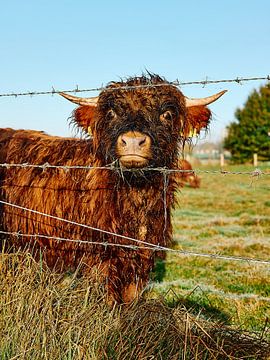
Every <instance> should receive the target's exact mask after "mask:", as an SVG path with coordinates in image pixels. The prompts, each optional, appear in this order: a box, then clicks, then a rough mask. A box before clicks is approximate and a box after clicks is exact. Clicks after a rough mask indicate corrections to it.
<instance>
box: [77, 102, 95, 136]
mask: <svg viewBox="0 0 270 360" xmlns="http://www.w3.org/2000/svg"><path fill="white" fill-rule="evenodd" d="M95 114H96V106H90V105H84V106H80V107H78V108H77V109H75V110H74V113H73V122H74V123H75V124H76V125H77V126H78V127H79V128H82V129H83V130H84V131H85V132H86V133H89V134H91V133H92V132H91V123H93V120H94V118H95Z"/></svg>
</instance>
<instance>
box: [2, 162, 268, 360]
mask: <svg viewBox="0 0 270 360" xmlns="http://www.w3.org/2000/svg"><path fill="white" fill-rule="evenodd" d="M237 169H239V168H237ZM229 170H236V168H231V169H229ZM242 170H248V169H247V168H242ZM250 170H252V168H250ZM200 176H201V177H202V185H201V188H200V189H191V188H184V189H182V190H181V191H179V194H178V198H179V205H178V206H177V208H176V209H175V211H174V215H173V226H174V234H175V236H174V239H175V244H174V247H175V248H177V249H183V250H189V251H196V252H203V253H212V254H213V253H219V254H225V255H230V256H242V257H243V256H244V257H253V258H259V259H265V260H269V259H270V255H269V254H270V236H269V235H270V234H269V233H270V205H269V204H270V200H269V193H270V177H265V178H264V177H262V178H259V179H256V180H255V179H251V178H250V177H249V176H247V175H226V176H221V175H210V174H203V175H200ZM269 279H270V266H269V265H263V264H262V265H259V264H252V263H247V262H238V261H227V260H226V261H225V260H220V259H209V258H202V257H194V256H184V255H179V254H175V253H168V256H167V259H166V261H159V262H157V264H156V271H155V273H154V274H153V281H152V284H151V291H148V292H145V294H144V298H142V299H141V300H140V301H139V302H137V303H134V304H132V305H131V306H129V307H115V308H113V309H111V308H109V307H108V306H107V304H106V301H105V293H104V289H103V288H102V286H101V285H100V284H98V283H97V282H96V281H95V279H93V278H91V279H90V278H79V279H78V278H76V276H75V275H70V276H65V275H63V274H62V275H61V274H55V273H52V272H50V271H49V270H47V269H45V268H44V264H42V263H36V262H35V261H34V260H33V259H32V257H31V256H30V255H29V254H21V253H18V254H2V255H1V256H0V294H1V296H0V359H1V360H2V359H3V360H11V359H14V360H15V359H19V360H20V359H26V360H27V359H31V360H32V359H33V360H40V359H47V360H51V359H52V360H77V359H78V360H79V359H86V360H88V359H89V360H92V359H97V360H99V359H104V360H105V359H121V360H122V359H134V360H135V359H140V360H146V359H160V360H163V359H168V360H171V359H172V360H181V359H186V360H193V359H194V360H195V359H196V360H202V359H213V360H214V359H250V360H251V359H258V360H259V359H268V358H269V356H270V346H269V344H270V339H269V322H267V321H268V320H267V319H269V318H270V299H269V298H270V280H269ZM246 331H248V332H246ZM264 339H265V340H264Z"/></svg>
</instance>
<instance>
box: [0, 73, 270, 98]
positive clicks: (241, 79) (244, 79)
mask: <svg viewBox="0 0 270 360" xmlns="http://www.w3.org/2000/svg"><path fill="white" fill-rule="evenodd" d="M259 80H267V81H270V75H266V76H261V77H258V76H257V77H249V78H247V77H236V78H234V79H218V80H208V77H206V79H205V80H200V81H180V80H178V79H176V80H175V81H170V82H168V83H165V84H164V83H163V84H147V85H133V86H127V85H126V86H125V85H123V86H119V87H117V88H110V89H108V88H106V87H104V86H101V87H97V88H89V89H79V87H78V85H77V86H76V88H75V89H73V90H70V89H68V90H55V88H54V87H52V90H51V91H26V92H17V93H16V92H11V93H2V94H0V97H12V96H13V97H18V96H35V95H55V94H59V93H60V92H65V93H82V92H92V91H103V90H105V89H106V91H108V90H109V91H115V90H119V89H125V90H132V89H136V88H149V87H160V86H164V85H174V86H177V87H181V86H187V85H203V86H206V85H209V84H220V83H237V84H239V85H241V84H242V83H243V82H247V81H259Z"/></svg>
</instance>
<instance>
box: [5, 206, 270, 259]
mask: <svg viewBox="0 0 270 360" xmlns="http://www.w3.org/2000/svg"><path fill="white" fill-rule="evenodd" d="M0 203H2V204H4V205H9V206H12V207H15V208H19V209H22V210H26V211H28V212H32V213H37V214H39V215H43V216H45V217H49V218H53V219H56V220H59V221H63V222H67V223H71V224H74V225H77V226H81V227H86V228H89V229H91V230H95V231H99V232H101V233H106V234H108V235H112V236H116V237H120V238H124V239H126V240H130V241H133V242H136V243H139V244H143V245H146V246H141V247H140V246H134V245H133V246H132V245H128V244H117V246H119V247H121V246H122V245H125V246H123V247H128V248H129V247H130V248H131V249H133V250H138V249H144V250H153V251H167V252H171V253H175V254H180V255H187V256H195V257H204V258H211V259H220V260H231V261H244V262H247V263H256V264H260V265H262V264H263V265H270V260H263V259H256V258H248V257H241V256H229V255H222V254H208V253H201V252H195V251H188V250H178V249H170V248H168V247H165V246H160V245H157V244H152V243H149V242H146V241H142V240H139V239H135V238H131V237H128V236H124V235H120V234H116V233H113V232H109V231H105V230H102V229H98V228H95V227H92V226H88V225H85V224H80V223H77V222H73V221H70V220H66V219H63V218H60V217H56V216H52V215H49V214H46V213H42V212H39V211H36V210H32V209H28V208H25V207H22V206H19V205H15V204H12V203H9V202H6V201H2V200H0ZM0 233H2V234H4V233H6V234H7V235H8V234H9V235H16V236H28V237H38V236H40V237H43V238H49V239H56V240H58V241H70V242H72V241H73V242H79V243H88V244H98V245H103V246H107V245H108V244H111V246H113V245H115V243H108V242H104V243H97V242H92V241H84V240H79V239H75V240H72V239H67V238H59V237H52V236H47V235H39V234H31V235H29V234H21V233H19V232H13V233H12V232H4V231H0Z"/></svg>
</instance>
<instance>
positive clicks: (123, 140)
mask: <svg viewBox="0 0 270 360" xmlns="http://www.w3.org/2000/svg"><path fill="white" fill-rule="evenodd" d="M121 145H122V146H127V142H126V140H125V139H124V137H122V138H121Z"/></svg>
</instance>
